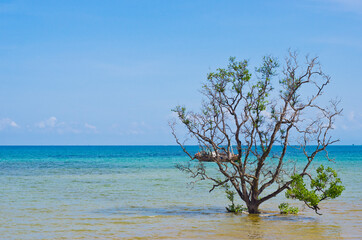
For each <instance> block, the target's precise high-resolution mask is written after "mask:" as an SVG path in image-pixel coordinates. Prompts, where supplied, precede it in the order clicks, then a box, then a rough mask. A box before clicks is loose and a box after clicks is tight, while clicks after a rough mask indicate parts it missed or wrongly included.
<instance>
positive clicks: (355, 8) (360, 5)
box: [313, 0, 362, 15]
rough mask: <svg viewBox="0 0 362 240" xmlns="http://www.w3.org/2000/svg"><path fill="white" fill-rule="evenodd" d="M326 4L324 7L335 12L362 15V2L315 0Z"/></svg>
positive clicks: (357, 0)
mask: <svg viewBox="0 0 362 240" xmlns="http://www.w3.org/2000/svg"><path fill="white" fill-rule="evenodd" d="M313 2H319V3H322V4H324V7H325V8H326V9H329V10H333V11H339V12H340V11H343V12H353V13H356V14H359V15H362V1H361V0H313Z"/></svg>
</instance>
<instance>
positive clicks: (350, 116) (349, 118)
mask: <svg viewBox="0 0 362 240" xmlns="http://www.w3.org/2000/svg"><path fill="white" fill-rule="evenodd" d="M355 117H356V114H355V113H354V111H351V112H349V114H348V120H349V121H354V120H355Z"/></svg>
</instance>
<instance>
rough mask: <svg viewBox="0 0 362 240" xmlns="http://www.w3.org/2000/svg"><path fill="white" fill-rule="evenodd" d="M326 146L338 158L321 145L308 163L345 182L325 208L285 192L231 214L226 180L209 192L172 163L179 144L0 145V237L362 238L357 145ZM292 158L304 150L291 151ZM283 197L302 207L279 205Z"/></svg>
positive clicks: (179, 159) (178, 159)
mask: <svg viewBox="0 0 362 240" xmlns="http://www.w3.org/2000/svg"><path fill="white" fill-rule="evenodd" d="M310 147H311V148H312V147H313V146H310ZM188 148H189V149H190V150H191V152H197V151H198V147H197V146H188ZM328 151H329V155H330V157H331V158H334V159H335V161H334V162H329V161H327V160H326V159H325V158H324V155H323V154H320V155H319V156H318V157H317V159H316V160H315V162H314V164H313V166H312V168H316V167H317V166H318V165H320V164H324V165H328V166H331V167H332V168H334V169H336V170H337V171H338V173H339V175H340V177H341V179H342V182H343V185H344V186H345V187H346V190H345V191H344V192H343V193H342V195H341V196H340V197H339V198H337V199H335V200H328V201H325V202H323V203H322V204H321V213H322V214H323V215H322V216H319V215H316V214H315V213H314V212H313V211H312V210H310V209H308V208H305V207H303V204H302V203H301V202H298V201H290V200H288V201H287V200H286V199H285V197H284V194H283V193H282V194H280V195H278V196H277V197H276V198H273V199H271V200H270V201H268V202H266V203H265V204H262V205H261V206H260V209H261V210H262V212H263V213H262V214H259V215H249V214H242V215H235V214H230V213H227V212H226V210H225V207H226V206H227V205H228V204H229V202H228V200H227V198H226V196H225V193H224V191H223V190H222V189H218V190H215V191H213V192H211V193H209V190H210V188H211V183H209V182H206V181H200V182H196V183H191V181H192V179H190V178H188V176H187V175H186V174H184V173H182V172H180V171H179V170H177V169H176V168H175V165H176V164H179V163H186V162H187V161H188V158H187V156H186V155H185V154H184V152H183V151H182V149H181V148H180V147H179V146H177V145H171V146H170V145H167V146H165V145H143V146H140V145H128V146H125V145H122V146H120V145H97V146H95V145H93V146H88V145H72V146H68V145H67V146H64V145H62V146H59V145H56V146H54V145H52V146H44V145H37V146H23V145H22V146H0V184H1V195H0V214H1V216H2V218H1V220H0V236H1V237H0V238H1V239H104V238H107V239H108V238H110V239H135V238H136V239H150V238H151V239H152V238H153V239H161V238H164V239H172V238H174V239H180V238H186V239H196V238H199V239H200V238H201V239H236V238H238V239H240V238H241V239H243V238H244V239H282V238H293V239H326V238H329V239H359V238H360V236H362V231H361V230H360V226H361V223H362V221H361V217H360V214H361V211H362V208H361V207H362V190H361V187H362V182H361V181H362V180H361V179H362V178H361V169H362V146H357V145H355V146H351V145H334V146H330V147H329V148H328ZM288 159H293V160H295V161H296V162H297V163H298V162H299V163H300V162H303V161H304V160H305V159H303V156H302V155H301V154H299V153H298V152H297V151H291V152H290V153H289V155H288ZM207 168H208V169H209V170H210V171H213V166H212V164H208V165H207ZM281 202H290V203H291V204H292V205H293V206H298V207H299V208H300V209H301V212H300V214H298V215H287V216H283V215H280V214H279V213H278V208H277V206H278V204H279V203H281ZM237 203H239V204H242V202H241V201H238V202H237Z"/></svg>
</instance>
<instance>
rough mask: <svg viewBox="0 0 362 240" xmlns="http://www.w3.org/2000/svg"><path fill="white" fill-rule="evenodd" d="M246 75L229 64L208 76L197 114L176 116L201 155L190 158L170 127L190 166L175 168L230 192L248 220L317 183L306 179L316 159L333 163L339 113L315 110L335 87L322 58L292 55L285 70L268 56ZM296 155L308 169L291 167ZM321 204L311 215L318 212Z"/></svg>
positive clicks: (333, 107) (243, 67)
mask: <svg viewBox="0 0 362 240" xmlns="http://www.w3.org/2000/svg"><path fill="white" fill-rule="evenodd" d="M249 69H250V67H249V63H248V61H247V60H243V61H236V59H235V58H230V60H229V65H228V66H227V68H225V69H223V68H219V69H217V70H216V71H215V72H211V73H209V74H208V76H207V80H206V82H205V84H204V85H203V86H202V90H201V93H202V94H203V96H204V100H203V102H202V107H201V111H200V112H194V111H188V110H186V108H185V107H183V106H177V107H176V108H175V109H173V111H174V112H176V114H177V118H178V120H179V121H180V122H181V123H182V126H184V127H185V128H186V130H187V135H188V136H187V137H186V140H187V139H189V137H191V138H193V139H196V141H197V143H198V145H199V148H200V152H198V153H197V154H195V155H193V154H192V153H191V152H190V151H189V150H188V149H187V147H186V145H185V144H186V143H187V141H186V140H185V141H181V140H180V138H179V137H178V135H177V134H176V127H175V126H176V123H177V122H176V121H174V122H172V123H170V126H171V129H172V134H173V136H174V137H175V139H176V142H177V143H178V144H179V145H180V146H181V148H182V149H183V151H184V152H185V153H186V154H187V155H188V156H189V158H190V160H191V161H189V162H188V164H186V165H178V168H179V169H180V170H182V171H186V172H187V173H189V174H191V177H193V178H195V179H196V181H197V180H210V181H212V182H213V185H212V188H211V190H210V191H212V190H214V189H215V188H216V187H220V186H225V184H230V185H231V186H232V188H233V189H234V190H235V191H236V193H237V195H238V196H239V197H240V199H241V200H243V201H244V202H245V204H246V206H247V208H248V212H249V213H259V206H260V204H262V203H264V202H265V201H267V200H269V199H271V198H273V197H275V196H276V195H278V194H279V193H281V192H283V191H284V190H288V189H289V195H288V196H289V197H292V198H293V197H294V198H298V196H297V194H295V193H296V192H297V190H295V187H296V186H301V185H303V184H304V182H301V181H299V182H298V179H299V180H300V179H303V178H304V177H310V178H311V179H312V176H311V174H310V172H309V171H310V166H311V163H312V162H313V160H314V159H315V157H316V156H317V154H319V153H320V152H325V156H326V158H328V160H331V159H330V158H329V156H328V152H327V146H329V145H330V144H333V143H335V142H337V141H338V140H336V139H333V138H332V137H331V136H330V130H331V129H333V123H334V120H335V117H336V116H338V115H340V113H341V111H342V110H341V109H339V108H338V103H339V101H336V100H334V101H330V102H329V104H328V106H326V107H322V104H321V103H318V102H317V100H319V99H320V96H321V95H322V94H323V91H324V89H325V87H326V86H327V85H328V83H329V82H330V77H329V76H328V75H326V74H325V73H324V72H323V71H322V69H321V66H320V64H319V62H318V58H317V57H315V58H309V57H308V56H307V57H306V58H305V63H304V64H300V61H299V58H298V55H297V54H296V53H295V52H291V51H289V53H288V55H287V57H286V58H285V62H284V65H283V67H280V64H279V63H278V61H277V59H275V58H273V57H271V56H266V57H264V58H263V61H262V64H261V66H260V67H258V68H256V69H255V74H252V73H251V71H250V70H249ZM275 78H278V79H279V81H278V82H277V83H275V81H274V79H275ZM274 86H277V87H274ZM308 146H312V147H308ZM292 148H293V151H296V149H297V150H298V151H301V153H302V154H304V156H305V161H304V162H303V165H301V163H300V162H299V163H298V164H294V165H291V164H288V163H287V162H288V159H287V157H286V156H288V154H287V153H288V152H289V151H290V150H291V149H292ZM205 161H208V162H212V163H214V164H215V166H216V167H217V169H218V172H219V173H220V175H221V176H222V178H219V177H217V176H213V175H210V173H209V172H208V171H207V170H206V167H205V163H204V162H205ZM298 183H299V185H298ZM304 186H305V184H304ZM314 187H315V186H314ZM267 189H268V190H269V191H266V190H267ZM293 189H294V190H295V191H296V192H293ZM341 190H342V191H343V189H341ZM311 191H316V190H311ZM339 194H340V193H339ZM335 195H336V194H335ZM337 195H338V194H337ZM298 199H299V198H298ZM325 199H326V198H325ZM301 200H303V199H301ZM304 200H305V199H304ZM319 200H324V199H322V198H319ZM304 202H306V203H308V201H304ZM317 202H319V201H317ZM317 202H314V203H313V204H314V205H313V204H312V205H309V207H311V208H313V209H315V210H317V209H319V208H318V206H317V205H316V204H318V203H317ZM315 203H316V204H315Z"/></svg>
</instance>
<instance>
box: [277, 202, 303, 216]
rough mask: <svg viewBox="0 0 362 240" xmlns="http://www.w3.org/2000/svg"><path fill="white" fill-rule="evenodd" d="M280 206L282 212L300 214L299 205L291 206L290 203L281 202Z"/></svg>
mask: <svg viewBox="0 0 362 240" xmlns="http://www.w3.org/2000/svg"><path fill="white" fill-rule="evenodd" d="M278 208H279V210H280V213H281V214H298V212H299V209H298V208H297V207H290V206H289V203H281V204H279V206H278Z"/></svg>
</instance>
